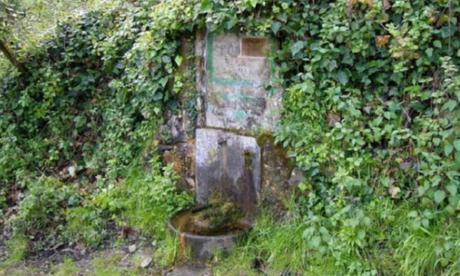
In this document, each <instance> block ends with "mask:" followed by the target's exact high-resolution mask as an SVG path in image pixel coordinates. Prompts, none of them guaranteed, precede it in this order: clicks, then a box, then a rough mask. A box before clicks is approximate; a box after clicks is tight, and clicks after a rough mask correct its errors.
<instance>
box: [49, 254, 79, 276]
mask: <svg viewBox="0 0 460 276" xmlns="http://www.w3.org/2000/svg"><path fill="white" fill-rule="evenodd" d="M51 273H52V274H53V275H55V276H72V275H79V273H80V269H78V267H77V266H76V265H75V263H74V262H73V261H72V260H71V259H68V258H66V259H64V261H63V262H62V263H61V264H58V265H55V266H53V267H52V268H51Z"/></svg>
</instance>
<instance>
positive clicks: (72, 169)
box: [67, 166, 77, 177]
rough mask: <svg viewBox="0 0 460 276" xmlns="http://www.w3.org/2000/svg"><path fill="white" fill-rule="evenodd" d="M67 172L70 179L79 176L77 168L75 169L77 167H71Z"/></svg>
mask: <svg viewBox="0 0 460 276" xmlns="http://www.w3.org/2000/svg"><path fill="white" fill-rule="evenodd" d="M67 172H68V173H69V175H70V177H75V176H76V175H77V168H75V166H69V167H68V168H67Z"/></svg>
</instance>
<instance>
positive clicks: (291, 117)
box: [0, 0, 460, 274]
mask: <svg viewBox="0 0 460 276" xmlns="http://www.w3.org/2000/svg"><path fill="white" fill-rule="evenodd" d="M154 2H155V3H154ZM459 15H460V5H459V4H458V3H457V2H456V1H446V0H435V1H424V0H414V1H402V0H395V1H376V0H374V1H373V0H365V1H364V0H338V1H294V0H282V1H271V0H235V1H224V0H214V1H211V0H176V1H171V0H169V1H160V2H159V3H156V1H137V4H136V5H135V6H130V7H129V8H125V7H120V8H116V9H114V10H110V11H105V12H104V11H98V12H91V13H89V14H86V15H84V16H83V17H81V18H79V19H78V20H76V21H73V22H72V21H70V22H66V23H63V24H61V25H60V26H59V27H58V28H57V29H56V33H55V35H54V38H53V39H51V40H49V41H45V42H43V43H42V44H41V45H40V46H39V47H37V49H36V50H35V51H34V52H31V53H29V56H28V57H25V60H26V63H27V67H28V68H29V71H30V72H31V74H30V76H28V77H27V78H26V77H25V76H23V75H21V74H20V73H18V72H16V71H14V70H13V69H11V71H10V72H4V73H3V76H4V77H3V78H2V79H3V81H2V86H1V87H0V114H1V118H0V141H1V143H0V153H1V154H0V184H1V188H0V189H1V190H0V208H1V209H3V210H5V209H6V208H7V207H8V206H9V205H11V204H12V203H13V202H12V201H14V200H13V199H8V198H7V194H9V193H10V192H11V191H15V190H18V189H19V190H23V191H27V189H28V187H30V188H31V192H30V193H29V198H28V199H27V201H25V202H28V203H27V204H28V206H25V207H22V208H24V209H26V210H27V214H29V213H32V211H31V209H33V208H36V209H38V210H42V206H35V205H34V204H32V203H34V202H35V203H36V204H39V201H34V200H33V198H32V197H33V196H34V195H36V196H38V195H40V194H42V193H44V194H47V195H50V194H53V193H51V192H46V191H45V192H43V191H40V189H38V188H37V185H36V184H33V182H34V181H35V180H36V179H37V178H38V177H39V176H40V175H47V176H59V178H60V180H61V181H63V182H67V183H72V182H78V183H79V184H78V185H80V192H77V191H74V190H73V189H63V188H62V187H61V186H62V185H61V184H59V185H54V184H52V183H54V181H51V180H49V179H46V180H43V178H41V180H40V181H42V182H46V183H47V185H46V187H48V188H49V189H58V190H61V189H62V190H63V191H65V192H62V194H65V196H62V197H59V198H58V197H54V196H49V200H51V201H55V200H58V201H60V202H61V201H62V202H66V203H65V204H64V203H62V202H61V205H59V204H55V203H53V204H50V205H52V206H63V205H65V206H66V207H67V208H69V209H71V208H77V209H72V210H73V212H72V210H71V211H70V215H69V218H68V219H69V221H70V222H71V223H70V225H71V226H72V225H73V226H75V225H79V221H78V218H79V217H87V218H96V217H97V218H101V217H104V216H105V215H107V213H111V212H112V213H117V214H119V213H120V212H123V211H121V210H127V209H130V210H129V212H125V215H126V216H128V217H130V218H131V219H132V218H133V216H134V215H132V214H135V215H138V216H139V214H149V213H150V212H151V211H152V210H151V209H142V210H140V211H133V209H134V210H137V209H135V208H138V207H139V206H140V205H142V204H140V205H137V201H136V200H133V199H131V200H129V201H124V200H123V198H122V196H123V191H125V190H127V191H128V192H129V193H130V196H131V197H132V198H135V199H137V197H136V196H139V198H140V199H143V200H146V201H149V200H151V202H155V204H158V205H159V206H161V207H163V206H165V208H156V209H154V212H160V211H159V210H162V209H167V210H168V212H171V211H173V210H175V209H176V208H177V206H183V205H184V204H185V203H184V202H186V201H187V200H186V199H184V197H183V195H180V196H178V195H177V194H176V192H175V191H174V189H170V187H171V185H173V183H171V181H167V180H166V178H168V177H172V176H170V173H171V172H170V171H169V170H165V171H162V170H161V169H159V168H158V160H157V159H155V158H154V159H153V160H154V165H153V167H154V168H155V170H154V172H153V175H148V177H147V178H146V179H147V180H146V179H144V180H145V181H146V182H145V183H144V184H145V185H151V184H152V183H157V184H158V183H162V185H165V186H167V187H169V188H167V189H164V190H165V191H167V192H165V193H166V195H165V194H160V195H155V194H153V192H152V194H149V195H148V196H149V199H147V198H146V195H139V194H136V191H137V190H138V189H137V188H135V186H133V184H132V183H131V184H129V183H128V184H129V185H127V186H123V185H120V181H122V179H123V178H124V177H126V176H127V175H129V173H128V172H130V171H132V168H130V166H131V165H132V163H133V160H135V159H136V160H137V157H138V156H139V155H140V154H142V153H143V152H142V151H143V150H144V151H145V149H146V148H147V149H148V148H151V147H155V145H154V144H155V143H154V142H152V140H154V138H157V137H156V135H157V134H156V131H157V130H158V127H159V126H160V125H161V124H162V119H163V118H162V117H163V114H164V112H165V111H166V110H168V109H170V108H179V109H180V108H186V107H182V106H180V104H179V101H178V97H179V96H180V94H181V93H186V92H184V91H183V90H184V89H182V87H183V82H182V80H183V79H184V78H183V76H182V75H181V72H180V70H178V67H179V66H180V65H181V63H182V62H183V57H182V56H180V54H179V46H180V44H179V43H180V38H181V36H184V35H191V34H194V32H195V31H196V30H197V29H199V28H204V27H206V28H207V29H208V31H210V32H221V31H237V32H244V33H250V34H255V35H268V36H271V37H273V38H275V39H276V40H277V41H278V48H277V50H276V51H275V52H274V53H272V55H271V57H270V58H271V59H272V60H273V61H274V64H276V71H277V75H276V76H273V80H272V81H273V83H271V84H269V85H271V86H281V87H282V88H283V90H284V104H283V117H282V120H281V123H280V125H279V126H278V127H277V131H276V140H277V142H278V143H279V144H281V145H283V146H284V147H285V148H286V150H287V151H288V152H289V156H290V157H291V158H292V160H294V163H295V165H296V166H298V167H299V168H300V169H301V170H302V171H303V172H304V174H305V181H304V182H303V183H302V184H301V185H300V186H299V189H300V192H301V195H300V196H299V197H298V198H297V202H296V204H297V205H298V208H297V210H298V213H299V214H298V215H299V216H300V217H301V219H300V220H301V221H302V227H303V228H299V229H302V230H303V231H302V234H301V235H302V237H301V238H302V239H303V240H304V241H305V244H306V246H307V247H308V249H311V250H312V252H319V253H318V254H320V255H321V254H322V256H323V255H324V256H326V255H327V256H333V260H334V264H335V265H337V266H341V267H346V270H347V271H348V272H349V273H351V274H353V273H364V272H369V273H370V274H375V273H376V272H375V270H373V269H374V268H375V266H372V265H368V264H366V265H363V264H362V263H361V262H360V261H356V263H353V265H350V266H349V262H350V261H349V260H350V258H351V257H350V256H352V255H353V254H354V255H353V256H359V259H362V258H365V257H366V254H367V252H369V251H366V250H368V249H369V248H370V247H376V246H377V245H376V244H379V246H381V247H382V248H383V249H384V250H392V249H393V248H394V247H396V246H397V243H399V242H401V241H404V240H416V239H418V238H419V240H422V241H424V240H423V239H422V238H420V236H410V234H407V235H406V234H401V236H398V237H395V236H391V235H390V233H391V232H392V229H393V227H395V226H394V225H396V221H397V219H395V216H402V217H404V218H407V222H408V223H407V225H404V227H403V229H404V230H400V232H402V233H427V232H428V233H429V232H430V229H431V228H432V227H436V226H439V225H441V226H440V227H443V226H442V225H447V224H448V223H449V221H451V220H455V219H458V217H459V210H460V189H459V187H460V185H459V184H460V183H459V182H460V174H459V169H460V126H459V118H460V114H459V108H458V106H459V101H460V92H459V91H460V75H459V72H458V68H459V66H460V39H459V38H460V34H459V26H458V24H459V23H458V18H459ZM19 80H21V81H19ZM187 87H193V86H187ZM144 153H145V152H144ZM70 168H71V169H72V170H70ZM74 170H75V171H76V172H74ZM59 183H60V182H59ZM94 183H96V185H93V184H94ZM117 185H119V186H117ZM95 186H96V187H95ZM147 187H150V188H148V189H147V188H146V189H141V190H148V191H157V189H154V188H152V187H151V186H147ZM144 188H145V187H144ZM88 190H90V191H91V192H92V193H94V194H96V196H94V197H93V196H89V195H88V194H91V193H89V192H87V191H88ZM71 193H76V194H75V195H74V196H73V197H72V195H71ZM77 194H78V195H77ZM165 196H170V197H174V196H177V198H179V199H178V202H176V201H174V200H171V201H168V200H166V201H165V200H161V198H164V197H165ZM2 197H3V198H2ZM155 197H158V198H155ZM70 198H72V200H70ZM74 199H75V200H74ZM77 199H78V200H77ZM157 199H158V200H157ZM18 201H19V200H18ZM31 202H32V203H31ZM88 202H90V203H88ZM95 202H96V203H95ZM110 202H112V203H110ZM113 202H114V203H113ZM85 204H88V206H92V207H88V206H87V205H85ZM91 204H94V205H95V206H97V208H96V210H94V209H91V208H93V207H94V206H93V205H91ZM144 207H145V206H144ZM50 208H53V210H51V211H49V212H50V213H53V212H54V213H56V214H58V215H59V216H65V214H62V212H60V211H59V212H58V211H57V210H55V209H57V207H50ZM139 208H140V207H139ZM88 210H89V211H88ZM152 212H153V211H152ZM82 213H83V214H84V215H82ZM130 214H131V216H130ZM155 214H156V213H155ZM20 217H21V216H20ZM22 217H23V218H25V219H29V220H30V219H32V220H33V219H34V218H33V217H31V216H22ZM160 217H161V216H160ZM148 218H149V219H152V217H151V216H149V217H148ZM74 220H77V221H76V222H75V221H74ZM59 221H61V220H59ZM88 221H91V222H93V223H94V224H97V225H96V227H97V229H99V228H100V227H101V223H99V221H97V220H95V219H88ZM139 221H140V222H139ZM139 221H138V224H139V225H147V224H149V223H148V221H147V220H142V219H139ZM402 224H403V223H400V224H398V225H402ZM19 225H28V224H27V223H20V224H19ZM31 225H36V224H31ZM43 225H47V226H49V225H52V222H50V221H48V220H46V223H44V224H43ZM88 227H89V228H91V227H92V226H91V225H89V226H88ZM155 227H158V225H155ZM23 228H24V227H23ZM26 228H27V227H26ZM71 228H72V227H71ZM93 228H94V227H93ZM436 229H438V228H436ZM448 229H450V230H449V231H451V230H452V229H453V228H451V227H448ZM73 230H75V229H73ZM23 231H26V232H27V229H25V230H24V229H23ZM411 231H415V232H411ZM452 231H454V230H452ZM93 232H94V231H93ZM297 232H298V229H296V233H297ZM66 233H72V231H67V232H66ZM449 233H451V232H449ZM454 233H455V232H454ZM29 234H30V233H29ZM69 235H70V234H69ZM79 235H80V234H79ZM83 236H84V235H83ZM89 240H99V239H96V238H95V237H93V236H91V237H89ZM456 242H457V243H458V239H457V240H456ZM440 243H442V245H443V247H442V249H439V250H438V251H436V252H437V253H436V254H437V255H436V258H439V259H442V260H443V261H442V264H438V262H436V265H433V266H432V268H430V269H432V270H430V271H428V270H423V271H421V272H423V273H429V272H433V273H435V272H439V271H440V270H439V267H438V266H442V268H445V269H446V270H447V269H451V271H454V269H455V265H458V261H457V263H455V258H456V257H457V256H458V255H455V253H454V252H453V251H452V248H455V246H454V245H455V241H451V240H450V238H446V240H445V241H442V242H440ZM405 248H406V247H405ZM383 249H382V250H383ZM401 250H403V249H401ZM404 250H405V249H404ZM400 252H401V251H398V254H401V253H400ZM412 252H413V251H412ZM312 254H313V253H312ZM374 255H375V254H374ZM315 256H316V255H315ZM374 257H375V256H374ZM319 259H321V258H319ZM370 259H372V258H371V257H368V260H370ZM347 262H348V263H347ZM440 263H441V262H440ZM396 266H397V265H396ZM402 267H403V266H402ZM405 268H407V271H412V270H411V267H410V265H407V264H406V266H405ZM412 272H413V271H412ZM419 272H420V271H419Z"/></svg>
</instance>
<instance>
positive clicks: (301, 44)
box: [291, 41, 305, 56]
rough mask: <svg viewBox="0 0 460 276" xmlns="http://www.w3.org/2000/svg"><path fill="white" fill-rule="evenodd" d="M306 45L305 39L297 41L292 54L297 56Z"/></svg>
mask: <svg viewBox="0 0 460 276" xmlns="http://www.w3.org/2000/svg"><path fill="white" fill-rule="evenodd" d="M304 47H305V42H303V41H297V42H296V43H294V45H292V48H291V52H292V55H293V56H295V55H297V54H298V53H299V52H300V51H301V50H302V49H303V48H304Z"/></svg>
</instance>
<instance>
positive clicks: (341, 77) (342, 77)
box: [337, 71, 348, 85]
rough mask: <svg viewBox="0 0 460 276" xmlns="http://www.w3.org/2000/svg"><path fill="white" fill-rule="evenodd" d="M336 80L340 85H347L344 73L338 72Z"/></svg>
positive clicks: (346, 77)
mask: <svg viewBox="0 0 460 276" xmlns="http://www.w3.org/2000/svg"><path fill="white" fill-rule="evenodd" d="M337 78H338V80H339V82H340V83H341V84H342V85H346V84H347V83H348V76H347V73H345V72H344V71H340V72H339V73H338V74H337Z"/></svg>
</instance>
